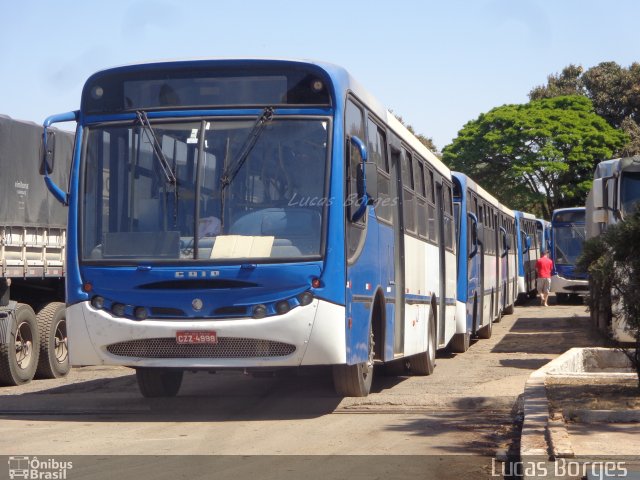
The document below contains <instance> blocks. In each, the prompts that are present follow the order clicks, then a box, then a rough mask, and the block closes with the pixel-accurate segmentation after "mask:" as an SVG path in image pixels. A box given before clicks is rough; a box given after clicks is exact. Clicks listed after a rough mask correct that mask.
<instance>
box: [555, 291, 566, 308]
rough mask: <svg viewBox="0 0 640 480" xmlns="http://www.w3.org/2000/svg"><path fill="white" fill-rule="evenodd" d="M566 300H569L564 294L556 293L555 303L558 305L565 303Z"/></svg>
mask: <svg viewBox="0 0 640 480" xmlns="http://www.w3.org/2000/svg"><path fill="white" fill-rule="evenodd" d="M568 298H569V295H568V294H566V293H563V292H558V293H556V303H557V304H558V305H562V304H565V303H567V300H568Z"/></svg>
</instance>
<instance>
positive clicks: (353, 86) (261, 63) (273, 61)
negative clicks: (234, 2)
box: [83, 58, 451, 178]
mask: <svg viewBox="0 0 640 480" xmlns="http://www.w3.org/2000/svg"><path fill="white" fill-rule="evenodd" d="M221 65H226V66H229V67H239V66H247V67H250V66H255V67H265V66H274V67H277V66H279V65H280V66H290V67H291V66H298V67H304V66H310V67H311V66H312V67H316V68H319V69H321V70H322V71H324V73H325V74H326V75H327V76H328V77H329V79H330V80H331V82H332V83H333V89H334V92H333V93H334V95H335V96H336V97H338V98H341V99H342V98H344V96H345V95H346V94H347V93H349V92H352V93H353V94H354V95H355V96H356V97H357V98H358V99H359V100H361V101H362V102H364V103H365V104H366V105H367V107H368V108H369V109H370V110H371V111H372V112H373V113H374V114H375V115H376V116H378V118H380V119H381V120H382V121H383V122H386V124H387V125H388V127H389V128H390V129H391V130H392V131H393V132H394V133H395V134H396V135H397V136H398V137H400V138H401V139H402V140H403V141H404V142H405V143H406V144H407V145H409V146H410V147H411V148H412V149H414V150H415V151H416V152H417V153H418V154H419V155H420V156H422V157H424V158H425V159H426V160H428V161H429V162H430V163H431V164H432V165H433V166H434V167H435V168H436V170H438V172H439V173H440V174H441V175H444V176H446V177H447V178H450V177H451V172H450V170H449V168H448V167H447V166H446V165H445V164H444V163H443V162H442V161H441V160H440V159H439V158H438V157H436V155H435V154H434V153H433V152H431V151H430V150H429V149H428V148H427V147H426V146H424V145H423V144H422V143H421V142H420V141H419V140H418V139H417V138H416V137H415V135H413V134H412V133H411V132H410V131H409V130H408V129H407V128H406V127H405V126H404V125H402V123H401V122H400V121H398V119H397V118H396V117H395V115H394V114H393V113H391V112H390V111H389V110H388V109H387V108H385V107H384V106H383V105H382V104H381V103H380V102H379V101H378V100H377V99H376V98H375V97H374V96H373V95H372V94H371V93H370V92H369V91H368V90H367V89H366V88H364V87H363V86H362V85H361V84H360V83H359V82H358V81H357V80H356V79H355V78H353V77H352V76H351V75H350V74H349V72H348V71H347V70H346V69H345V68H343V67H340V66H338V65H334V64H331V63H327V62H319V61H315V60H296V59H279V58H201V59H181V60H165V61H154V62H140V63H136V64H128V65H122V66H117V67H112V68H107V69H103V70H99V71H97V72H95V73H94V74H93V75H91V77H89V79H88V80H87V82H86V83H85V87H86V85H88V84H90V83H91V81H92V79H94V78H96V77H99V76H102V75H107V74H109V73H116V72H122V73H124V72H127V71H135V70H136V69H144V70H151V69H154V68H159V69H161V68H164V67H166V68H169V67H176V66H181V67H184V68H193V67H196V66H199V67H209V66H210V67H214V66H221ZM83 95H84V94H83ZM335 108H336V112H342V111H343V109H344V104H340V105H336V106H335Z"/></svg>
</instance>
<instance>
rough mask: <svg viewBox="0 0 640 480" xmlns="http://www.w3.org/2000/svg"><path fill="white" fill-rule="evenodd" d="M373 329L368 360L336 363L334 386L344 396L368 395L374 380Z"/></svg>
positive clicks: (370, 332)
mask: <svg viewBox="0 0 640 480" xmlns="http://www.w3.org/2000/svg"><path fill="white" fill-rule="evenodd" d="M374 345H375V344H374V340H373V331H372V330H371V329H369V356H368V358H367V360H366V361H364V362H361V363H356V364H355V365H346V364H345V365H334V366H333V386H334V388H335V390H336V393H337V394H338V395H340V396H343V397H366V396H367V395H369V391H370V390H371V383H372V381H373V357H374V353H373V352H374Z"/></svg>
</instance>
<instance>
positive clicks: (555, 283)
mask: <svg viewBox="0 0 640 480" xmlns="http://www.w3.org/2000/svg"><path fill="white" fill-rule="evenodd" d="M584 212H585V209H584V207H576V208H558V209H556V210H554V211H553V215H552V217H551V259H552V260H553V276H552V277H551V291H552V292H554V293H555V295H556V299H557V301H558V303H563V302H565V301H567V299H568V297H569V296H573V297H576V296H578V295H580V294H585V293H586V292H588V291H589V282H588V280H587V275H586V274H584V273H578V272H576V271H575V264H576V262H577V260H578V258H579V257H580V255H582V249H583V247H584V240H585V225H584V215H585V213H584Z"/></svg>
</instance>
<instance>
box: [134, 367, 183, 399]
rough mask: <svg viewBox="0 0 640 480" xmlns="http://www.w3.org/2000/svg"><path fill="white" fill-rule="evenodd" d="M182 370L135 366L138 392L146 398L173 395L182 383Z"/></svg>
mask: <svg viewBox="0 0 640 480" xmlns="http://www.w3.org/2000/svg"><path fill="white" fill-rule="evenodd" d="M183 374H184V372H183V371H182V370H170V369H166V368H143V367H139V368H136V379H137V380H138V388H140V393H142V396H143V397H146V398H157V397H175V396H176V395H177V394H178V390H180V385H182V376H183Z"/></svg>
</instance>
